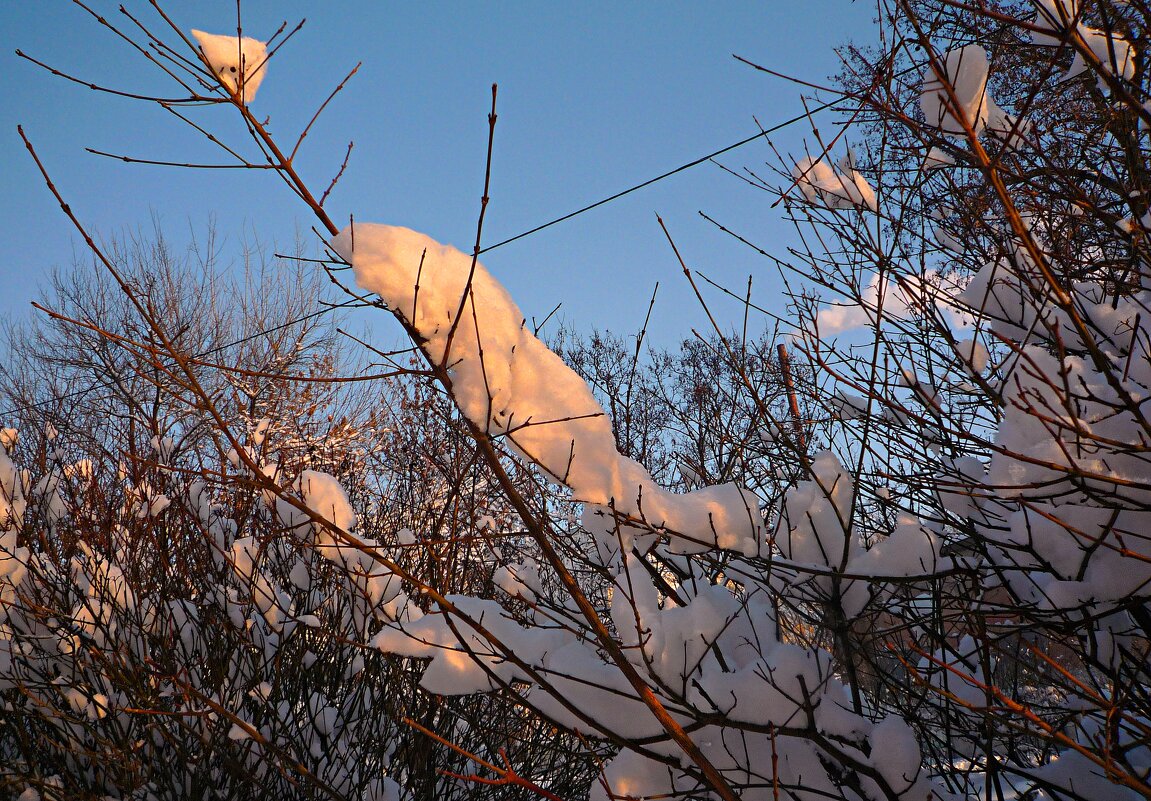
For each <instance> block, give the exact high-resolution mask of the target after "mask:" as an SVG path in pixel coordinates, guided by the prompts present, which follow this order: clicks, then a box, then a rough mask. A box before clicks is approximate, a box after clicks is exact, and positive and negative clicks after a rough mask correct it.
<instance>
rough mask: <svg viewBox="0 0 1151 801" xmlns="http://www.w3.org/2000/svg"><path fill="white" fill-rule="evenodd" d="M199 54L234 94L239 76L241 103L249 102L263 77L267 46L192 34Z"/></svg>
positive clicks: (194, 31) (233, 38)
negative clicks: (198, 48) (242, 97)
mask: <svg viewBox="0 0 1151 801" xmlns="http://www.w3.org/2000/svg"><path fill="white" fill-rule="evenodd" d="M192 36H194V37H196V41H197V42H199V43H200V52H201V53H202V54H203V56H204V61H206V62H207V64H208V66H209V67H211V68H212V72H214V73H215V74H216V77H217V78H219V79H220V83H222V84H223V85H224V87H225V88H226V89H227V90H228V91H229V92H231V93H232V94H235V93H236V92H237V91H238V90H239V89H240V81H241V76H243V90H244V101H245V102H247V103H250V102H252V101H253V100H255V98H256V90H257V89H259V88H260V84H261V83H262V82H263V80H264V75H265V74H266V73H267V67H266V62H267V60H268V45H267V44H266V43H265V42H261V41H259V40H257V39H252V38H251V37H249V36H244V37H242V38H237V37H235V36H222V35H220V34H215V33H204V32H203V31H196V30H193V31H192Z"/></svg>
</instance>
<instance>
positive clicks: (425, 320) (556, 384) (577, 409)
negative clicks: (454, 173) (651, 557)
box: [332, 223, 761, 554]
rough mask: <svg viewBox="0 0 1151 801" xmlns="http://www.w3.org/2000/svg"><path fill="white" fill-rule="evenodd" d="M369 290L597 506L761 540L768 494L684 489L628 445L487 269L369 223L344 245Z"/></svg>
mask: <svg viewBox="0 0 1151 801" xmlns="http://www.w3.org/2000/svg"><path fill="white" fill-rule="evenodd" d="M332 247H333V249H334V250H335V251H336V252H337V253H339V254H340V256H342V257H343V258H344V259H346V260H347V261H348V262H349V263H350V264H351V265H352V267H353V269H354V270H355V275H356V282H357V284H359V286H360V287H362V288H363V289H366V290H368V291H371V292H375V293H376V294H378V295H379V296H380V297H381V298H382V299H383V300H384V301H385V302H386V303H387V304H388V306H389V307H390V308H391V310H392V311H393V312H394V313H395V314H396V315H397V316H399V317H400V318H401V319H403V320H404V321H406V322H407V323H408V324H409V325H410V326H411V327H412V328H413V329H415V331H416V333H417V335H418V336H419V338H420V339H421V344H422V347H423V349H424V351H425V353H426V354H427V355H428V356H429V357H430V358H431V359H432V360H433V361H436V362H439V363H442V364H445V365H446V366H447V367H448V372H449V375H450V377H451V384H452V386H451V390H452V395H453V397H454V399H455V401H456V403H457V405H458V406H459V408H460V411H461V412H463V413H464V414H465V415H466V416H467V417H468V419H470V420H471V421H472V422H473V423H475V424H476V425H477V426H478V427H480V428H481V429H483V430H484V431H486V432H488V433H489V434H490V435H491V436H493V437H502V438H503V439H504V440H505V441H507V442H508V443H509V444H511V445H512V446H513V447H514V448H515V449H516V450H517V451H519V452H520V453H521V454H523V455H524V456H525V457H526V458H527V459H529V460H530V461H532V462H533V463H535V464H537V465H539V466H540V467H541V468H542V469H543V470H545V471H546V472H547V473H548V474H550V475H551V476H552V477H553V478H554V479H555V480H556V481H559V482H561V483H563V484H565V485H566V486H568V487H569V488H571V490H572V492H573V493H574V495H575V497H576V498H577V499H578V500H580V501H583V502H585V503H588V504H593V505H596V506H602V507H611V508H612V509H613V510H614V511H615V512H616V513H618V514H622V515H626V516H630V517H634V518H640V519H643V520H645V521H646V522H647V524H648V525H649V526H652V527H657V528H664V529H667V530H668V532H669V533H671V534H672V535H673V536H676V537H677V538H678V541H679V543H680V546H681V547H682V548H684V549H686V550H702V549H707V548H711V547H716V546H717V545H718V547H721V548H731V549H735V550H739V551H742V552H744V553H748V554H755V553H758V551H759V549H760V547H761V532H760V528H761V525H760V512H759V502H758V500H757V498H756V497H755V495H754V494H753V493H751V492H750V491H748V490H745V489H742V488H740V487H737V486H735V485H734V484H727V485H721V486H714V487H705V488H703V489H700V490H696V491H694V492H690V493H686V494H682V495H677V494H673V493H670V492H668V491H666V490H664V489H663V488H661V487H659V486H658V485H657V484H656V483H655V481H654V480H653V479H652V477H651V475H650V474H649V473H648V471H647V470H646V469H645V468H644V467H643V465H641V464H639V463H638V462H635V461H633V460H631V459H628V458H626V457H624V456H623V455H621V454H620V453H619V451H617V450H616V446H615V438H614V436H613V434H612V430H611V422H610V421H609V420H608V418H607V416H606V415H605V413H604V411H603V408H602V407H601V406H600V405H599V403H598V402H597V401H596V399H595V397H594V396H593V395H592V392H591V389H590V388H589V387H588V386H587V384H586V383H585V382H584V380H583V379H582V378H580V376H579V375H578V374H577V373H576V372H575V371H574V370H572V369H571V368H569V367H568V366H567V365H566V364H564V362H563V360H562V359H560V357H559V356H557V355H556V354H554V353H553V352H552V351H550V350H549V349H548V348H547V346H546V345H544V344H543V343H542V342H541V341H540V340H539V339H537V338H536V337H535V336H534V335H533V334H532V333H531V332H529V331H528V330H527V329H526V328H525V326H524V316H523V314H522V313H521V312H520V310H519V308H518V307H517V306H516V305H515V303H514V302H513V301H512V299H511V297H510V296H509V295H508V293H507V291H506V290H505V289H504V288H503V287H502V286H501V285H500V284H499V282H497V281H496V280H495V279H494V278H493V277H492V276H491V274H490V273H488V271H487V270H486V269H485V268H484V267H483V265H481V264H479V263H476V264H475V266H474V270H473V264H472V259H471V258H470V257H469V256H466V255H464V254H463V253H461V252H460V251H459V250H456V249H455V248H453V247H451V246H449V245H441V244H439V243H438V242H435V241H434V240H432V239H431V238H429V237H427V236H425V235H424V234H420V233H417V232H415V231H412V230H410V229H408V228H401V227H395V226H388V225H378V224H362V223H357V224H356V225H355V227H354V230H353V229H352V228H347V229H345V230H344V231H342V232H341V233H340V234H339V236H337V237H336V238H335V239H334V240H333V241H332Z"/></svg>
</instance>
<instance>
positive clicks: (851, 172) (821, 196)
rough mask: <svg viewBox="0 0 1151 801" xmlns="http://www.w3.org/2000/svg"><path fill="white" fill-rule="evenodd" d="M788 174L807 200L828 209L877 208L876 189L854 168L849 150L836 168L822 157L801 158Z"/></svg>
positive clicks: (874, 209) (871, 209) (872, 209)
mask: <svg viewBox="0 0 1151 801" xmlns="http://www.w3.org/2000/svg"><path fill="white" fill-rule="evenodd" d="M791 177H792V179H793V180H794V181H795V184H796V186H798V187H799V190H800V191H801V192H802V193H803V196H804V197H805V198H806V199H807V201H808V202H809V203H815V204H818V205H821V206H826V207H827V208H829V209H869V210H870V211H878V210H879V200H878V199H877V198H876V195H875V190H874V189H873V188H872V187H871V184H869V183H868V182H867V179H866V178H864V177H863V174H862V173H860V172H859V171H858V170H856V169H855V159H854V156H853V155H852V154H851V153H850V152H849V153H848V155H847V156H845V157H844V158H843V159H841V160H840V162H839V169H838V170H837V169H836V168H835V167H833V166H831V165H830V164H828V163H827V162H826V161H824V160H823V159H815V158H812V157H811V156H807V157H805V158H802V159H800V160H799V161H798V162H796V165H795V167H794V168H793V169H792V171H791Z"/></svg>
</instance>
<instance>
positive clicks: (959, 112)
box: [919, 44, 989, 136]
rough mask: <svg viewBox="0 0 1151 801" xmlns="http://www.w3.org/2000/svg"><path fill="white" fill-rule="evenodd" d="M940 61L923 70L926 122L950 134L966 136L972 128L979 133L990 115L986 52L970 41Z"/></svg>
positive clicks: (921, 98)
mask: <svg viewBox="0 0 1151 801" xmlns="http://www.w3.org/2000/svg"><path fill="white" fill-rule="evenodd" d="M939 61H940V63H939V64H938V65H936V64H929V65H928V67H927V69H926V70H925V71H924V73H923V90H922V94H920V96H919V107H920V109H921V110H922V111H923V119H924V121H925V122H926V123H927V124H928V125H930V126H931V127H933V128H938V129H939V130H940V131H942V132H943V133H945V134H947V135H949V136H963V135H964V134H965V133H966V132H967V130H968V129H969V128H970V129H971V130H972V131H973V132H974V133H975V135H976V136H978V135H979V133H980V132H981V131H982V130H983V128H984V126H985V125H987V118H988V114H989V109H988V103H987V99H988V98H987V71H988V63H987V52H986V51H985V50H984V49H983V48H982V47H980V46H979V45H974V44H971V45H966V46H965V47H960V48H957V49H955V50H952V51H950V52H948V53H947V54H946V55H944V56H943V58H942V59H940V60H939ZM949 90H950V91H949Z"/></svg>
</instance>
